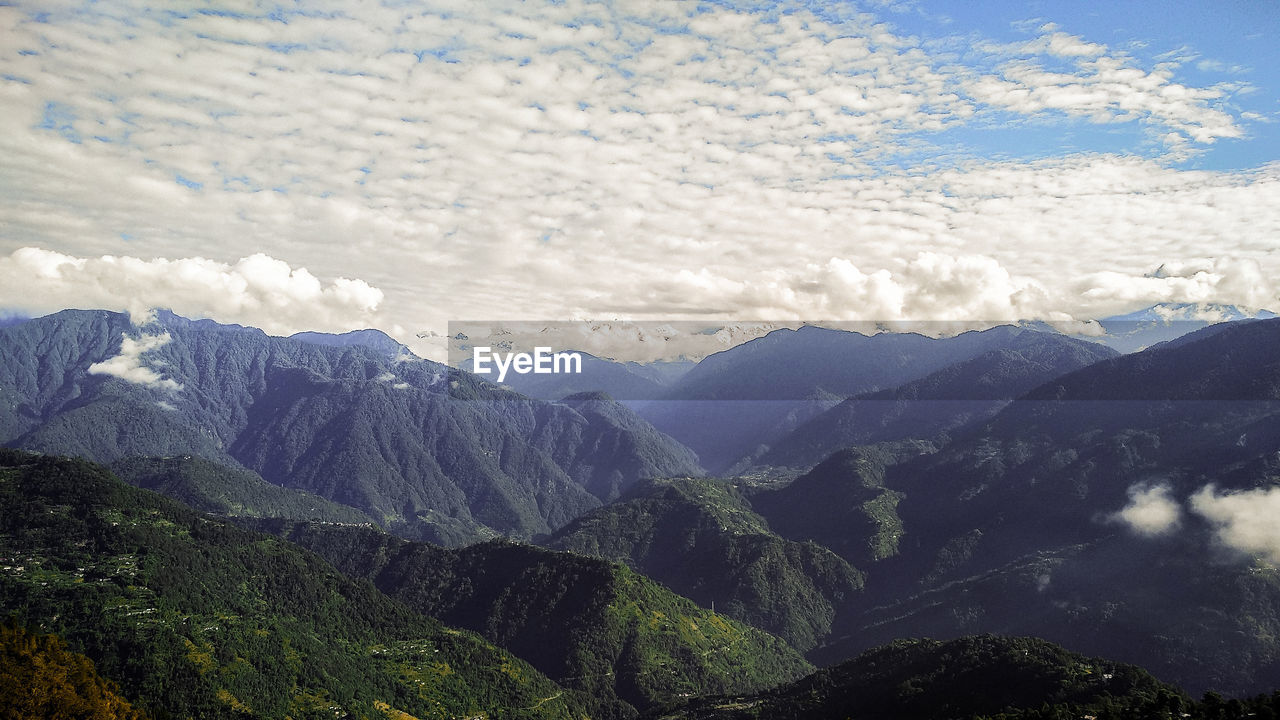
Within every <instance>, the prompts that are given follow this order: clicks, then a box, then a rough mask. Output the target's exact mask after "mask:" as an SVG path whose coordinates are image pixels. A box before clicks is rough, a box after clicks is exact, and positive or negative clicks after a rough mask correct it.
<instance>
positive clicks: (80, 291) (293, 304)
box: [0, 247, 383, 352]
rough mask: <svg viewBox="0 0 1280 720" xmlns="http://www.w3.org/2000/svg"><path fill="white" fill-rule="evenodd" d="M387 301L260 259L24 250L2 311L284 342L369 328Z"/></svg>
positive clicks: (8, 281)
mask: <svg viewBox="0 0 1280 720" xmlns="http://www.w3.org/2000/svg"><path fill="white" fill-rule="evenodd" d="M382 297H383V295H382V291H381V290H378V289H377V288H374V287H371V286H370V285H368V284H367V283H365V282H364V281H362V280H352V279H348V278H335V279H333V280H331V281H329V282H327V283H322V282H321V281H320V279H319V278H316V277H315V276H314V275H312V274H311V273H309V272H308V271H307V270H306V269H305V268H296V269H295V268H291V267H290V266H289V265H288V264H287V263H285V262H283V261H280V260H276V259H273V258H270V257H267V256H266V255H262V254H256V255H251V256H249V257H245V258H242V259H240V260H239V261H238V262H236V263H235V264H225V263H219V262H215V261H213V260H207V259H205V258H198V257H197V258H180V259H176V260H167V259H164V258H157V259H153V260H143V259H140V258H135V257H116V256H112V255H104V256H102V257H98V258H81V257H73V256H70V255H64V254H62V253H57V252H53V251H49V250H42V249H40V248H32V247H26V248H20V249H18V250H15V251H13V252H12V253H10V254H9V255H8V256H6V257H0V304H3V305H4V306H6V307H10V308H20V309H21V310H23V311H26V312H28V313H32V314H41V313H46V312H50V311H53V310H58V309H61V308H65V307H97V308H106V309H115V310H127V311H128V312H129V313H130V314H131V315H132V316H133V318H134V320H135V322H145V319H146V318H147V317H148V316H149V312H150V310H151V309H153V308H168V309H171V310H173V311H174V312H176V313H178V314H180V315H186V316H191V317H213V318H216V319H218V320H220V321H223V322H237V323H243V324H248V325H253V326H255V327H260V328H262V329H264V330H266V331H267V332H270V333H274V334H281V335H285V334H290V333H293V332H297V331H299V330H310V329H319V330H335V331H341V330H352V329H356V328H362V327H369V326H371V325H372V324H373V323H375V322H376V321H377V319H378V317H377V315H376V310H377V308H378V304H379V303H380V302H381V301H382ZM126 342H132V341H126ZM130 347H135V346H133V345H131V346H130ZM146 349H150V346H148V347H143V348H142V349H141V350H139V352H141V351H143V350H146Z"/></svg>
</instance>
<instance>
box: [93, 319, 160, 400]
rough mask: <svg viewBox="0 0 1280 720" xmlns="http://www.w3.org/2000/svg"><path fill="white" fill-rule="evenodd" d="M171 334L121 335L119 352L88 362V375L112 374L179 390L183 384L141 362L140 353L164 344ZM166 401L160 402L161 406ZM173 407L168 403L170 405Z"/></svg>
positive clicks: (150, 386)
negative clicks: (97, 360) (134, 336)
mask: <svg viewBox="0 0 1280 720" xmlns="http://www.w3.org/2000/svg"><path fill="white" fill-rule="evenodd" d="M170 340H172V338H171V337H170V336H169V333H164V334H161V335H141V336H139V337H137V338H131V337H129V336H128V335H121V336H120V354H119V355H116V356H114V357H110V358H107V359H106V360H103V361H102V362H97V363H94V364H92V365H90V366H89V374H90V375H111V376H113V377H118V378H120V379H121V380H124V381H126V382H131V383H134V384H136V385H142V386H144V387H149V388H155V389H157V390H166V391H169V392H178V391H179V390H181V389H182V384H181V383H178V382H175V381H174V380H171V379H169V378H166V377H163V376H162V375H160V373H158V372H156V371H155V370H152V369H151V368H149V367H146V366H145V365H143V362H142V356H143V355H144V354H146V353H147V352H150V351H151V350H155V349H156V348H159V347H163V346H164V345H166V344H167V343H168V342H169V341H170ZM165 405H167V403H165V404H162V405H161V407H164V406H165ZM169 407H170V408H171V407H172V406H171V405H170V406H169Z"/></svg>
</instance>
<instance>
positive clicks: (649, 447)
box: [0, 311, 701, 544]
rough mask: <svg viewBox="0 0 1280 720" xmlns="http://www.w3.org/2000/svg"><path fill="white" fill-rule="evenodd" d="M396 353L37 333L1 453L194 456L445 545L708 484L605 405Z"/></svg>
mask: <svg viewBox="0 0 1280 720" xmlns="http://www.w3.org/2000/svg"><path fill="white" fill-rule="evenodd" d="M371 340H372V341H373V342H372V344H370V341H371ZM386 340H388V339H387V338H386V337H385V336H383V335H381V334H375V335H370V334H363V335H356V336H354V337H353V336H347V337H346V338H345V339H342V340H339V339H335V338H328V339H326V340H325V341H324V342H318V341H317V338H316V337H308V338H306V339H305V340H298V339H286V338H273V337H269V336H267V335H266V334H264V333H262V332H261V331H259V330H255V329H251V328H241V327H238V326H225V325H218V324H216V323H212V322H210V321H188V320H185V319H183V318H179V317H177V316H175V315H172V314H169V313H162V314H161V315H160V316H159V317H158V319H157V320H156V322H154V323H152V324H150V325H147V326H145V327H136V326H134V325H133V324H132V323H131V322H130V320H129V318H128V317H127V316H125V315H120V314H115V313H107V312H100V311H65V312H61V313H57V314H54V315H50V316H47V317H43V318H37V319H33V320H29V321H27V322H24V323H21V324H19V325H15V326H11V327H8V328H3V329H0V443H3V444H5V445H9V446H13V447H22V448H28V449H33V450H40V451H45V452H53V453H62V454H73V455H78V456H80V457H84V458H88V459H92V460H96V461H99V462H107V463H112V462H117V461H120V460H123V459H126V458H129V457H134V456H180V455H192V456H197V457H201V458H204V459H206V460H209V461H212V462H215V463H218V464H221V465H226V466H229V467H233V468H243V469H247V470H250V471H252V472H254V473H257V474H258V475H259V476H261V477H262V478H263V479H264V480H266V481H267V482H269V483H272V484H275V485H279V486H283V487H286V488H292V489H296V490H302V491H306V492H309V493H312V494H314V495H318V496H321V497H323V498H325V499H327V500H331V501H333V502H336V503H339V504H342V505H346V506H349V507H352V508H355V509H357V510H359V511H360V512H361V513H364V514H365V515H367V516H369V517H370V518H372V520H373V521H374V522H376V523H377V524H379V525H380V526H382V527H386V528H391V529H395V530H396V531H397V532H400V533H401V534H404V535H406V536H410V537H419V538H424V539H432V540H435V541H438V542H443V543H446V544H460V543H465V542H469V541H474V540H477V539H483V538H486V537H492V536H494V535H497V534H502V535H507V536H511V537H530V536H532V535H534V534H537V533H545V532H549V531H550V530H553V529H555V528H557V527H559V526H561V525H563V524H564V523H566V522H568V521H569V520H571V519H572V518H574V517H576V516H577V515H579V514H581V513H582V512H584V511H586V510H588V509H590V508H592V507H596V506H598V505H600V504H601V502H602V501H603V500H605V499H608V498H609V497H610V496H611V495H613V494H615V493H616V492H617V491H618V489H620V488H623V487H625V486H626V485H627V484H629V483H631V482H634V481H636V480H639V479H643V478H646V477H660V476H665V475H673V474H674V475H689V474H699V473H700V472H701V468H700V467H699V466H698V464H697V461H696V459H695V457H694V456H693V455H692V454H691V453H690V452H689V451H688V450H687V449H686V448H684V447H682V446H680V445H679V444H678V443H676V442H674V441H672V440H671V439H670V438H668V437H666V436H664V435H662V434H661V433H659V432H656V431H655V430H653V429H652V428H650V427H648V426H647V425H646V424H645V423H644V421H642V420H640V419H639V418H637V417H635V416H634V415H633V414H631V413H630V412H629V411H628V410H627V409H626V408H625V407H622V406H621V405H618V404H616V403H613V402H612V401H610V400H608V399H607V398H604V397H591V398H579V399H577V400H576V401H574V402H573V403H571V404H560V403H548V402H543V401H538V400H533V399H530V398H526V397H523V396H520V395H517V394H515V393H511V392H509V391H505V390H502V389H500V388H497V387H494V386H492V385H490V384H488V383H485V382H483V381H480V380H478V379H476V378H474V377H472V376H469V375H467V374H466V373H462V372H459V371H456V370H451V369H449V368H448V367H446V366H443V365H438V364H436V363H433V362H429V361H426V360H421V359H418V358H415V357H413V356H411V355H404V354H402V353H401V352H400V351H399V350H398V349H397V350H396V351H395V353H394V354H393V353H392V352H391V350H392V348H391V346H390V345H388V344H387V342H386ZM595 493H598V495H597V494H595Z"/></svg>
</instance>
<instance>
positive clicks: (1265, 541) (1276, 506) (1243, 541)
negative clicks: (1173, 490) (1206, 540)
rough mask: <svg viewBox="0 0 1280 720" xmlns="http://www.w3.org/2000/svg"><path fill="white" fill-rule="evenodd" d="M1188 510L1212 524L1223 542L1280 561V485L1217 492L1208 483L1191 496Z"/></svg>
mask: <svg viewBox="0 0 1280 720" xmlns="http://www.w3.org/2000/svg"><path fill="white" fill-rule="evenodd" d="M1191 510H1192V511H1193V512H1195V513H1196V514H1198V515H1200V516H1201V517H1203V518H1205V519H1206V520H1208V521H1209V522H1210V523H1212V524H1213V525H1214V527H1215V528H1216V530H1217V538H1218V540H1219V541H1220V542H1221V543H1222V544H1223V545H1225V546H1227V547H1229V548H1232V549H1234V550H1236V551H1239V552H1242V553H1246V554H1249V555H1258V556H1261V557H1263V558H1266V559H1267V561H1269V562H1272V563H1280V524H1277V522H1276V518H1278V517H1280V487H1271V488H1265V489H1257V490H1247V491H1242V492H1235V493H1228V494H1219V493H1218V490H1217V488H1215V487H1214V486H1213V485H1209V486H1206V487H1203V488H1201V489H1200V490H1199V491H1198V492H1196V494H1194V495H1192V496H1191Z"/></svg>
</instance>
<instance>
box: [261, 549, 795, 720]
mask: <svg viewBox="0 0 1280 720" xmlns="http://www.w3.org/2000/svg"><path fill="white" fill-rule="evenodd" d="M284 532H285V533H286V534H287V537H289V538H290V539H291V540H293V541H294V542H297V543H299V544H301V545H303V546H304V547H307V548H309V549H311V550H314V551H315V552H317V553H318V554H320V555H321V556H323V557H325V558H327V559H328V560H330V561H331V562H332V563H333V564H334V565H335V566H336V567H338V568H339V569H340V570H342V571H344V572H346V573H348V574H351V575H353V576H357V577H364V578H368V579H370V580H372V581H373V582H374V584H375V585H377V586H378V588H379V589H380V590H382V591H383V592H385V593H387V594H388V595H391V596H392V597H395V598H397V599H399V600H402V601H404V603H405V604H407V605H408V606H410V607H412V608H413V609H415V610H419V611H421V612H423V613H424V614H428V615H431V616H434V617H438V618H440V619H441V620H443V621H444V622H446V623H449V624H451V625H456V626H459V627H464V628H467V629H470V630H474V631H476V632H478V633H480V634H482V635H483V636H484V637H485V638H486V639H488V640H490V641H491V642H493V643H495V644H497V645H500V646H502V647H504V648H506V649H508V650H510V651H511V652H512V653H514V654H516V655H518V656H519V657H521V658H524V659H525V660H528V661H529V662H530V663H531V664H533V665H534V666H535V667H536V668H538V669H539V670H541V671H542V672H544V673H546V674H547V675H548V676H549V677H551V678H552V679H554V680H556V681H557V682H560V683H561V684H562V685H564V686H565V687H570V688H575V689H580V690H582V691H584V692H585V694H587V695H588V696H589V697H591V698H594V699H595V700H597V701H598V702H597V704H596V706H595V707H594V708H593V709H594V712H595V715H596V716H597V717H609V716H612V717H628V716H633V715H634V714H635V710H636V709H637V708H638V709H641V710H644V709H647V708H649V707H651V706H653V705H654V704H655V703H662V702H669V701H671V700H674V699H676V698H680V697H689V696H694V695H702V694H706V693H726V692H751V691H753V690H759V689H763V688H767V687H771V686H773V685H775V684H777V683H780V682H783V681H785V680H788V679H794V678H797V677H799V676H800V675H802V674H804V673H805V672H806V671H807V670H808V669H809V665H808V664H807V663H806V662H805V661H804V660H803V658H801V657H800V655H799V654H798V653H797V652H796V651H795V650H793V649H792V648H790V647H788V646H787V645H786V644H785V643H784V642H782V641H781V640H780V639H778V638H775V637H772V636H770V635H768V634H766V633H764V632H761V631H759V630H756V629H755V628H751V627H747V626H744V625H742V624H741V623H738V622H736V621H734V620H731V619H729V618H727V617H725V616H723V615H719V614H716V613H712V612H710V611H708V610H705V609H702V608H699V607H698V606H697V605H695V604H694V603H692V602H690V601H689V600H687V599H685V598H682V597H679V596H677V595H675V594H674V593H672V592H671V591H669V590H667V589H666V588H664V587H662V586H660V585H658V584H657V583H655V582H653V581H651V580H649V579H648V578H645V577H643V576H641V575H638V574H636V573H635V572H633V571H631V570H629V569H628V568H627V567H626V566H623V565H618V564H615V563H609V562H605V561H603V560H598V559H595V558H589V557H583V556H580V555H574V554H570V553H558V552H551V551H548V550H544V549H541V548H536V547H531V546H528V545H518V544H514V543H509V542H504V541H493V542H488V543H483V544H480V545H473V546H471V547H467V548H461V549H453V550H450V549H445V548H440V547H436V546H432V545H427V544H424V543H412V542H407V541H404V540H400V539H397V538H393V537H390V536H387V535H384V534H381V533H377V532H374V531H372V530H363V529H360V528H343V527H333V526H325V525H299V526H296V527H292V528H285V529H284Z"/></svg>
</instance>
